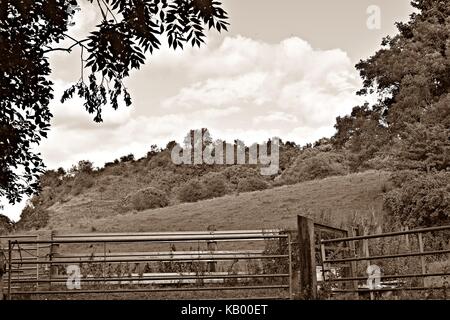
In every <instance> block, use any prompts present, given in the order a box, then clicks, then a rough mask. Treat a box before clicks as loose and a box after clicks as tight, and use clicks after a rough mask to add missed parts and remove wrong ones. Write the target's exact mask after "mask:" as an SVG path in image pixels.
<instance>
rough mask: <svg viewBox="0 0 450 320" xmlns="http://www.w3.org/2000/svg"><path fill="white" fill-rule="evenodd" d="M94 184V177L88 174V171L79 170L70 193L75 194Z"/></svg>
mask: <svg viewBox="0 0 450 320" xmlns="http://www.w3.org/2000/svg"><path fill="white" fill-rule="evenodd" d="M93 185H94V179H93V177H92V176H91V175H90V174H88V173H84V172H79V173H78V174H77V175H76V176H75V178H74V181H73V185H72V190H71V191H72V194H73V195H75V196H77V195H79V194H80V193H82V192H84V191H86V190H88V189H89V188H91V187H92V186H93Z"/></svg>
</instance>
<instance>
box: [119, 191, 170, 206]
mask: <svg viewBox="0 0 450 320" xmlns="http://www.w3.org/2000/svg"><path fill="white" fill-rule="evenodd" d="M168 204H169V199H168V198H167V195H166V194H165V193H164V192H163V191H160V190H158V189H156V188H153V187H148V188H145V189H141V190H138V191H136V192H133V193H131V194H129V195H128V196H126V197H125V198H124V199H123V201H122V204H121V207H122V209H125V210H137V211H142V210H147V209H155V208H163V207H166V206H167V205H168Z"/></svg>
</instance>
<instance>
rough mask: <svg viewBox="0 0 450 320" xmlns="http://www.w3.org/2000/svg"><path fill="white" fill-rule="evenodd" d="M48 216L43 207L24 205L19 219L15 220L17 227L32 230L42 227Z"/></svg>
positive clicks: (46, 222)
mask: <svg viewBox="0 0 450 320" xmlns="http://www.w3.org/2000/svg"><path fill="white" fill-rule="evenodd" d="M49 217H50V216H49V213H48V211H47V210H45V209H42V208H39V207H36V208H33V207H30V206H26V207H25V209H23V211H22V213H21V214H20V220H19V222H17V229H19V230H32V229H40V228H44V227H45V226H47V224H48V221H49Z"/></svg>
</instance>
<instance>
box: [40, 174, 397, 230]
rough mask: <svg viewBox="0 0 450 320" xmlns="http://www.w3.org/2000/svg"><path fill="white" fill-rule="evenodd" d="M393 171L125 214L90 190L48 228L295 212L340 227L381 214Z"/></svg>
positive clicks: (245, 222)
mask: <svg viewBox="0 0 450 320" xmlns="http://www.w3.org/2000/svg"><path fill="white" fill-rule="evenodd" d="M389 175H390V174H389V173H388V172H383V171H366V172H363V173H356V174H349V175H346V176H334V177H329V178H325V179H322V180H314V181H307V182H303V183H299V184H295V185H285V186H281V187H276V188H273V189H270V190H262V191H256V192H247V193H241V194H238V195H226V196H223V197H220V198H215V199H210V200H204V201H199V202H196V203H182V204H177V205H173V206H168V207H165V208H159V209H153V210H144V211H139V212H138V211H129V212H125V213H120V212H118V211H114V203H113V202H108V201H107V200H105V201H104V202H102V205H101V208H102V209H101V210H98V209H96V210H92V209H90V203H91V202H92V201H93V200H92V198H90V197H89V194H84V195H81V196H78V197H76V198H73V199H72V200H70V201H68V202H65V203H57V204H55V205H53V206H51V207H50V208H49V209H48V212H49V222H48V226H47V227H45V229H55V230H64V231H71V232H78V231H97V232H118V231H122V232H127V231H176V230H206V228H207V226H208V225H210V224H214V225H215V226H216V227H217V228H218V229H221V230H224V229H260V228H277V227H288V228H289V227H293V226H295V221H296V220H295V219H296V215H297V214H302V215H308V216H311V217H314V218H315V220H316V221H322V222H325V223H328V224H331V225H334V226H341V225H346V224H347V223H348V222H351V221H352V220H356V221H361V219H364V218H367V219H372V216H373V215H374V216H376V217H380V216H381V214H382V204H383V199H382V198H383V192H384V191H385V189H386V184H387V183H388V182H387V181H388V178H389ZM96 208H100V207H98V206H97V207H96Z"/></svg>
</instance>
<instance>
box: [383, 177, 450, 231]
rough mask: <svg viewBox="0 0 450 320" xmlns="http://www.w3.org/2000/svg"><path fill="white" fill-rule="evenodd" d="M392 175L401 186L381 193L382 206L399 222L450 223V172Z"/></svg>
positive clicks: (411, 225) (412, 224) (400, 223)
mask: <svg viewBox="0 0 450 320" xmlns="http://www.w3.org/2000/svg"><path fill="white" fill-rule="evenodd" d="M404 176H406V177H409V179H404V180H403V181H404V182H403V183H402V179H401V177H399V176H398V175H397V176H395V177H394V179H395V181H394V183H396V184H397V185H398V184H401V186H400V187H398V188H396V189H394V190H392V191H390V192H388V193H387V194H386V195H385V197H384V209H385V210H386V212H387V213H388V214H389V218H391V219H392V220H393V222H394V223H398V224H399V225H407V226H410V227H419V226H420V227H430V226H435V225H441V224H448V223H450V172H440V173H433V174H422V175H417V174H416V173H414V172H407V173H405V174H404Z"/></svg>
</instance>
